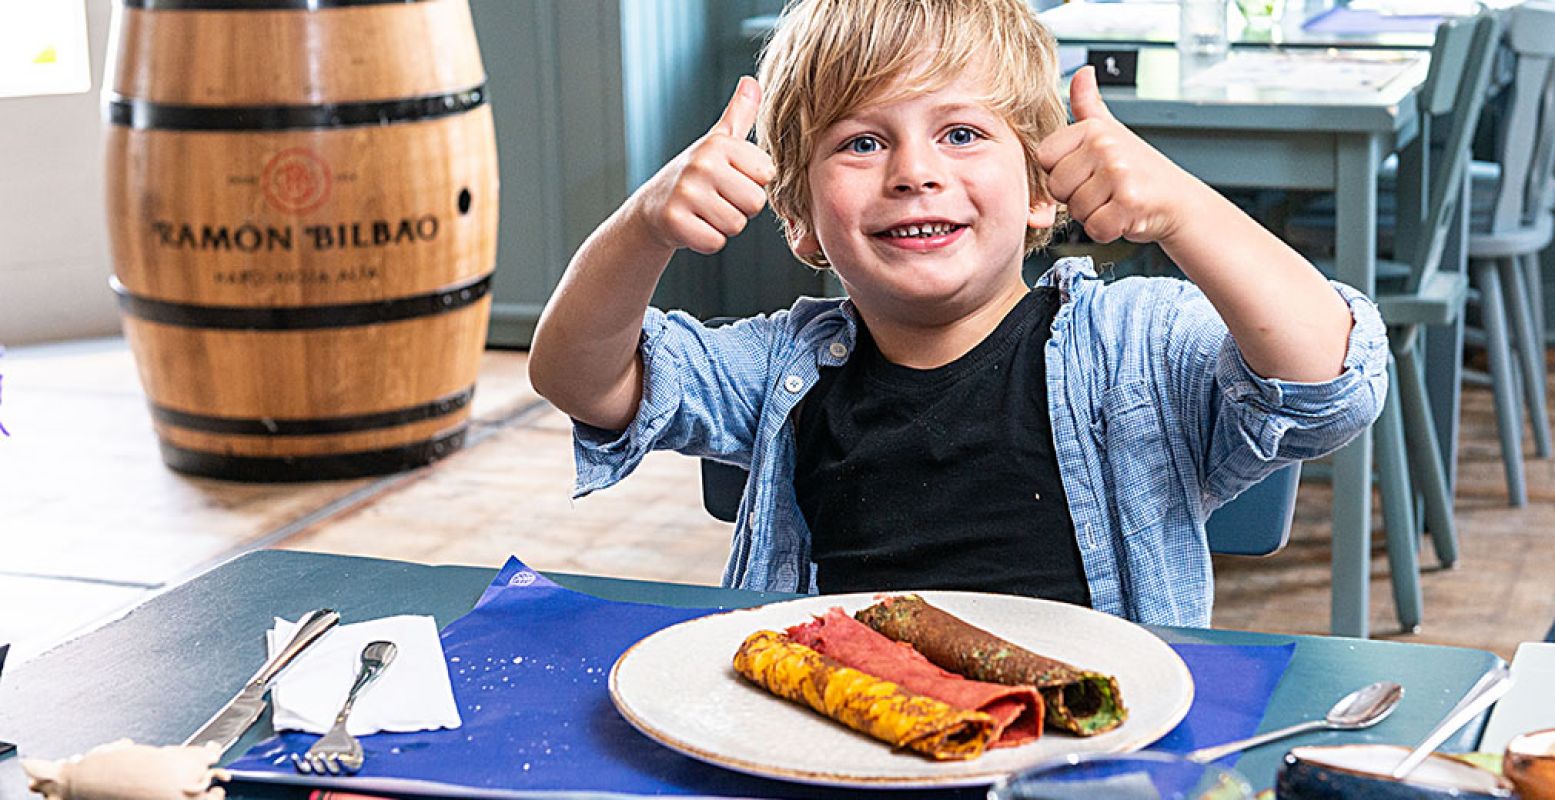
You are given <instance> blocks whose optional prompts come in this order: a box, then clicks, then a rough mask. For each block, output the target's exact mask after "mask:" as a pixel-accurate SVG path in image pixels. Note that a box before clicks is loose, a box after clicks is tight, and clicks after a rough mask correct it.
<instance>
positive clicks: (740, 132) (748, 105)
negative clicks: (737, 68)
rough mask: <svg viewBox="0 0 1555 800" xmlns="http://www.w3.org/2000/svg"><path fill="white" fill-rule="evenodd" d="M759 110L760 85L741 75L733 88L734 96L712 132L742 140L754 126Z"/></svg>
mask: <svg viewBox="0 0 1555 800" xmlns="http://www.w3.org/2000/svg"><path fill="white" fill-rule="evenodd" d="M760 108H761V84H759V83H757V82H756V79H755V78H752V77H751V76H749V75H741V76H740V83H739V85H738V86H736V87H734V96H733V97H730V98H729V105H728V106H726V107H725V108H724V113H723V116H721V117H719V118H718V122H717V123H716V124H714V125H713V130H714V131H716V132H719V133H724V134H727V135H729V136H733V137H735V138H737V139H744V138H745V137H746V136H749V135H750V132H751V128H753V127H755V125H756V111H757V110H758V109H760Z"/></svg>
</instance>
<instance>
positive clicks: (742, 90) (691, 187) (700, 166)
mask: <svg viewBox="0 0 1555 800" xmlns="http://www.w3.org/2000/svg"><path fill="white" fill-rule="evenodd" d="M760 108H761V84H759V83H757V82H756V79H754V78H751V77H748V76H747V77H742V78H740V83H739V86H737V87H735V90H734V96H733V97H731V98H729V105H728V106H727V107H726V108H724V112H723V116H721V117H719V118H718V122H716V123H714V124H713V127H712V129H711V130H709V131H708V132H707V134H706V135H704V136H703V137H702V138H700V139H698V140H696V141H695V142H692V143H691V146H689V147H687V148H686V149H685V150H684V151H682V152H681V153H680V155H678V156H676V157H675V159H674V160H673V161H671V162H670V163H668V164H666V165H665V166H664V167H663V168H662V169H660V170H659V171H658V173H657V174H655V175H654V176H653V177H652V178H650V179H649V180H648V182H647V183H645V184H643V186H642V188H640V189H638V190H637V193H636V194H635V195H634V196H633V198H632V201H631V205H632V208H633V214H634V215H635V216H636V217H637V218H638V220H639V221H640V222H642V223H643V224H644V225H645V226H646V228H647V230H648V232H649V234H650V235H651V236H652V237H653V238H654V239H655V240H656V241H658V242H659V243H660V244H662V245H664V246H665V247H667V248H670V249H678V248H681V247H688V248H690V249H692V250H695V251H696V252H698V253H703V254H708V253H716V252H718V251H719V250H722V249H723V248H724V245H725V244H727V243H728V241H729V238H730V237H732V236H734V235H736V234H738V233H739V232H740V231H742V230H744V229H745V223H746V222H747V221H748V220H749V219H750V218H752V217H754V216H756V215H757V214H759V213H761V209H762V208H763V207H765V206H766V204H767V194H766V191H765V187H766V185H767V183H768V182H769V181H771V180H772V177H773V175H774V173H775V171H776V170H775V168H774V167H773V164H772V159H771V157H769V156H768V155H767V154H766V153H765V152H763V151H762V150H761V148H759V147H757V146H756V145H754V144H751V143H750V142H749V141H746V138H745V137H746V136H748V135H749V134H750V131H751V127H752V126H754V125H755V123H756V112H757V110H758V109H760Z"/></svg>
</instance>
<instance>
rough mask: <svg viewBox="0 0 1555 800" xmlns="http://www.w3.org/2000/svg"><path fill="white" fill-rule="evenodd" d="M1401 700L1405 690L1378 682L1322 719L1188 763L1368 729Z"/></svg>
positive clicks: (1195, 755)
mask: <svg viewBox="0 0 1555 800" xmlns="http://www.w3.org/2000/svg"><path fill="white" fill-rule="evenodd" d="M1402 699H1404V687H1402V686H1399V685H1398V684H1396V683H1394V682H1392V681H1378V682H1376V683H1373V684H1370V685H1367V686H1362V687H1361V688H1359V689H1356V690H1355V691H1353V692H1351V693H1349V694H1347V695H1345V696H1344V697H1342V698H1340V699H1339V702H1337V703H1335V704H1334V707H1333V708H1330V709H1328V714H1327V715H1326V716H1324V717H1323V718H1322V719H1313V720H1308V721H1306V722H1303V723H1300V724H1297V725H1292V726H1290V727H1289V728H1281V729H1279V730H1277V731H1269V732H1268V733H1261V734H1259V735H1257V736H1254V737H1251V738H1248V739H1241V740H1239V741H1235V742H1231V743H1229V744H1222V745H1217V746H1215V747H1206V748H1203V749H1201V750H1195V751H1193V752H1191V753H1189V754H1188V760H1189V761H1195V762H1198V763H1200V764H1208V763H1209V762H1211V761H1214V760H1215V759H1217V758H1223V757H1225V756H1228V755H1231V754H1232V753H1236V752H1239V751H1242V750H1246V749H1248V748H1250V747H1257V746H1258V745H1261V744H1266V743H1268V742H1272V741H1274V740H1275V739H1283V738H1285V737H1287V736H1294V735H1296V734H1298V733H1305V732H1307V731H1315V730H1320V729H1324V728H1327V729H1330V730H1341V731H1353V730H1359V729H1361V728H1369V727H1371V726H1373V725H1376V724H1377V723H1379V722H1381V721H1382V720H1383V719H1385V718H1386V717H1387V716H1388V715H1389V714H1391V713H1393V709H1395V708H1397V707H1398V701H1400V700H1402Z"/></svg>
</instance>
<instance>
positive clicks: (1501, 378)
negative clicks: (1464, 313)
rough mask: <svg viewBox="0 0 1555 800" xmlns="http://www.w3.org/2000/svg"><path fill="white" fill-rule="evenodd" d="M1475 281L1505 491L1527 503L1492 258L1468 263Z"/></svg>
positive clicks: (1516, 410) (1516, 412) (1518, 501)
mask: <svg viewBox="0 0 1555 800" xmlns="http://www.w3.org/2000/svg"><path fill="white" fill-rule="evenodd" d="M1470 269H1471V275H1472V277H1473V279H1474V282H1475V283H1477V284H1479V292H1480V304H1479V315H1480V319H1481V321H1482V322H1483V323H1484V326H1485V350H1486V352H1487V354H1488V355H1489V356H1490V391H1491V394H1492V395H1493V396H1494V399H1495V406H1496V432H1497V433H1498V434H1499V436H1500V439H1501V465H1502V468H1503V469H1504V470H1505V471H1506V491H1507V495H1508V497H1509V499H1510V501H1511V504H1512V505H1513V506H1516V507H1519V508H1521V507H1522V506H1525V505H1528V487H1527V485H1526V484H1525V483H1524V480H1523V431H1522V427H1523V426H1522V412H1521V410H1520V409H1519V408H1518V401H1517V392H1516V389H1515V387H1514V386H1513V380H1514V378H1513V377H1512V353H1511V350H1510V347H1509V337H1508V335H1507V330H1506V302H1505V301H1504V300H1503V299H1502V297H1501V278H1500V276H1498V275H1497V274H1496V265H1495V262H1494V261H1486V260H1478V259H1476V260H1475V261H1474V262H1473V263H1472V265H1471V267H1470Z"/></svg>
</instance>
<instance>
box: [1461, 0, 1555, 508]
mask: <svg viewBox="0 0 1555 800" xmlns="http://www.w3.org/2000/svg"><path fill="white" fill-rule="evenodd" d="M1506 13H1507V22H1506V34H1505V37H1504V41H1505V44H1506V47H1507V49H1508V50H1509V51H1510V53H1511V56H1512V58H1513V60H1514V63H1513V66H1512V82H1511V85H1510V86H1509V87H1507V88H1506V89H1505V90H1504V91H1503V92H1502V94H1501V96H1500V97H1499V98H1498V100H1497V102H1498V104H1499V106H1498V108H1497V111H1498V112H1499V113H1498V115H1497V117H1498V118H1497V120H1496V122H1497V125H1496V130H1495V148H1494V149H1495V161H1494V163H1493V164H1481V163H1478V162H1477V163H1476V165H1475V166H1476V167H1482V168H1480V169H1476V170H1474V171H1473V175H1474V179H1475V180H1474V183H1475V185H1474V187H1473V191H1472V192H1471V197H1473V198H1474V201H1475V202H1474V208H1473V211H1472V216H1471V219H1470V231H1469V242H1468V255H1469V268H1470V275H1471V278H1472V280H1473V283H1474V285H1475V287H1476V288H1477V289H1478V290H1479V294H1480V315H1481V318H1482V321H1483V325H1484V329H1485V345H1486V350H1487V355H1488V356H1489V360H1490V386H1491V391H1492V393H1493V395H1494V397H1495V410H1496V432H1497V435H1498V436H1499V438H1500V441H1501V457H1502V462H1503V468H1504V469H1505V471H1506V480H1507V487H1508V492H1509V494H1510V496H1511V501H1512V504H1513V505H1517V506H1521V505H1524V504H1526V503H1527V489H1526V488H1525V481H1524V476H1523V456H1522V444H1523V437H1522V433H1523V426H1522V413H1521V411H1520V409H1519V400H1518V396H1517V395H1518V392H1517V388H1516V387H1517V384H1518V380H1517V375H1516V373H1517V372H1521V375H1522V380H1521V384H1522V403H1521V405H1523V406H1526V408H1527V409H1528V415H1529V420H1530V423H1531V426H1532V428H1533V439H1534V448H1535V453H1536V454H1537V455H1538V456H1539V457H1540V458H1548V457H1549V456H1550V421H1549V410H1548V407H1547V402H1546V391H1547V389H1546V386H1547V380H1546V374H1545V363H1544V337H1545V330H1544V329H1545V325H1544V319H1543V317H1544V300H1543V292H1542V278H1541V275H1540V271H1539V252H1540V251H1541V250H1543V249H1544V248H1545V247H1547V246H1549V244H1550V242H1551V239H1552V238H1555V237H1552V232H1555V216H1552V214H1551V211H1550V204H1551V201H1552V199H1555V198H1552V194H1551V193H1552V191H1555V186H1552V183H1555V5H1550V4H1540V3H1528V4H1525V5H1522V6H1518V7H1516V8H1512V9H1510V10H1508V11H1507V12H1506ZM1512 345H1515V347H1514V346H1512ZM1514 356H1515V359H1516V360H1515V361H1514Z"/></svg>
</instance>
